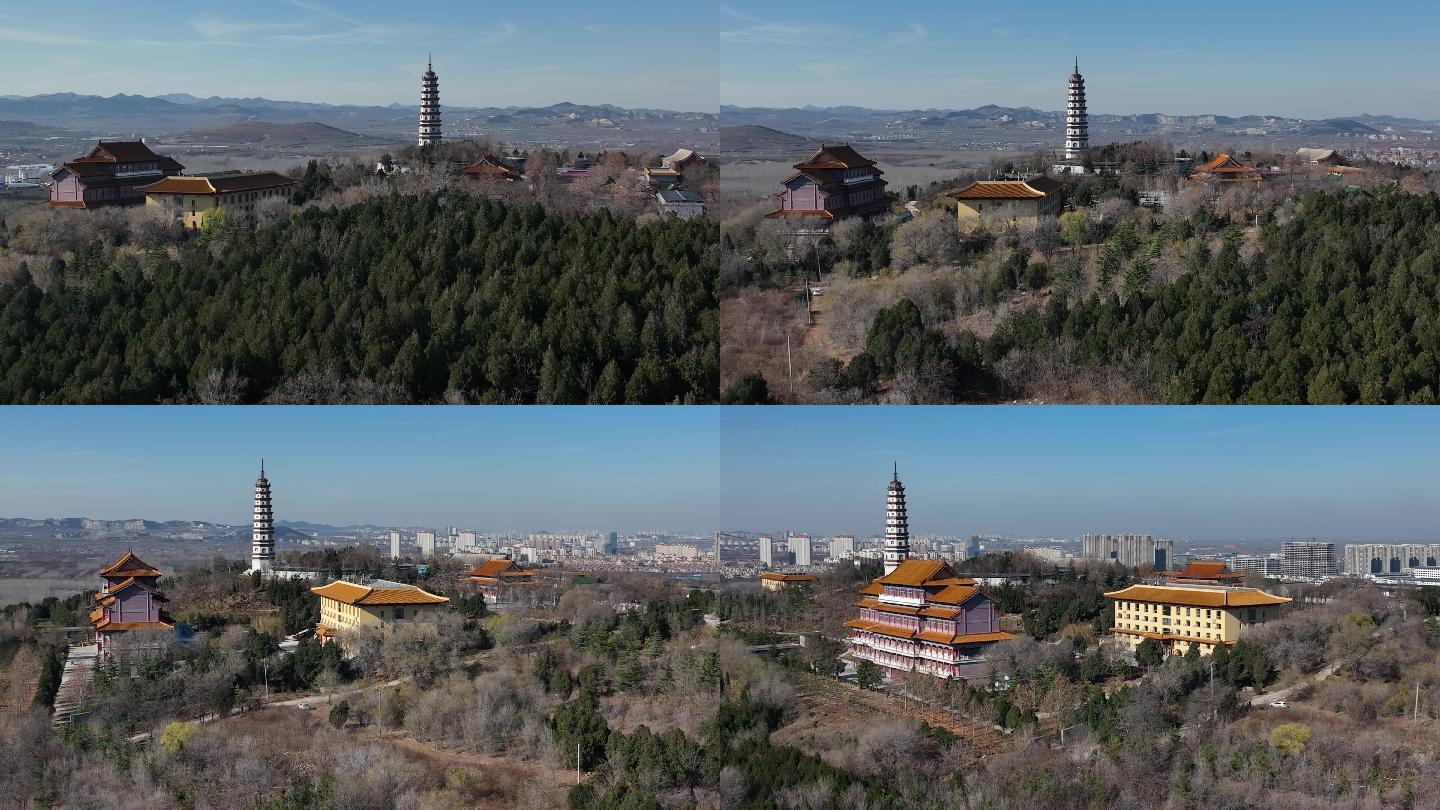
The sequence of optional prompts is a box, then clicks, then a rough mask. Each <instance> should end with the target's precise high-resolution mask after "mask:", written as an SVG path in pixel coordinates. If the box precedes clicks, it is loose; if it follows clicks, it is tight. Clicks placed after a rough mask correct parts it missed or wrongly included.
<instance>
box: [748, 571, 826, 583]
mask: <svg viewBox="0 0 1440 810" xmlns="http://www.w3.org/2000/svg"><path fill="white" fill-rule="evenodd" d="M760 578H761V579H768V580H770V581H771V582H815V581H816V580H818V579H819V577H817V576H815V575H814V574H786V573H783V572H781V571H766V572H764V573H763V574H761V575H760Z"/></svg>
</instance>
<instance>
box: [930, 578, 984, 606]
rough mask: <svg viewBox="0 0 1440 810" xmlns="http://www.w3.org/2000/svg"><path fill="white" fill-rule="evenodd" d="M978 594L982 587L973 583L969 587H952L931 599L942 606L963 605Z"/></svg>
mask: <svg viewBox="0 0 1440 810" xmlns="http://www.w3.org/2000/svg"><path fill="white" fill-rule="evenodd" d="M978 593H980V587H979V586H977V585H975V584H974V583H973V582H972V583H971V584H969V585H950V586H947V587H946V588H945V589H944V590H942V591H940V592H939V593H937V594H935V595H934V596H932V597H930V601H931V602H939V603H940V604H942V605H963V604H965V603H966V602H968V601H969V600H970V599H971V598H972V597H974V596H975V595H976V594H978Z"/></svg>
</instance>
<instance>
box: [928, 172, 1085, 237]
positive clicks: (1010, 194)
mask: <svg viewBox="0 0 1440 810" xmlns="http://www.w3.org/2000/svg"><path fill="white" fill-rule="evenodd" d="M1063 188H1065V184H1064V183H1062V182H1060V181H1059V180H1055V179H1052V178H1049V177H1046V176H1044V175H1041V176H1039V177H1032V178H1031V179H1029V180H976V181H975V182H973V183H971V184H970V185H968V186H966V187H964V188H962V189H960V190H959V191H952V192H950V193H949V194H947V195H945V196H947V197H949V198H950V199H952V200H955V214H956V217H957V218H958V221H959V223H960V227H961V229H962V230H971V229H974V228H976V227H979V226H980V224H982V223H993V224H995V225H1001V226H1003V225H1034V224H1035V223H1037V222H1039V221H1040V220H1041V219H1042V218H1046V217H1058V216H1060V211H1061V210H1062V209H1063V208H1064V202H1063V201H1062V199H1061V195H1060V190H1061V189H1063Z"/></svg>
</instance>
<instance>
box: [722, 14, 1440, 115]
mask: <svg viewBox="0 0 1440 810" xmlns="http://www.w3.org/2000/svg"><path fill="white" fill-rule="evenodd" d="M1356 8H1357V7H1355V6H1354V5H1353V4H1349V3H1340V2H1337V1H1336V0H1316V2H1312V3H1309V4H1307V5H1306V7H1305V9H1304V11H1303V12H1300V11H1299V9H1297V8H1296V7H1295V6H1294V5H1293V4H1290V3H1277V2H1269V3H1263V2H1262V3H1252V4H1250V5H1247V6H1246V7H1245V9H1244V11H1243V16H1242V15H1233V16H1232V15H1214V14H1209V15H1207V14H1196V13H1195V12H1194V10H1193V9H1191V8H1190V7H1185V6H1175V5H1167V4H1163V3H1162V4H1152V3H1143V2H1139V1H1138V0H1117V2H1115V3H1111V4H1107V5H1106V7H1105V8H1104V9H1096V10H1090V9H1079V8H1076V7H1075V6H1074V4H1068V3H1062V2H1060V1H1059V0H1028V2H1024V3H1007V4H996V5H993V6H986V7H982V8H977V7H973V6H968V5H963V4H955V3H941V2H937V1H936V0H917V2H913V3H909V4H906V5H904V6H899V7H896V8H895V9H894V10H893V12H891V13H889V14H880V15H877V14H875V13H874V11H873V6H872V5H869V4H863V3H860V2H857V0H829V2H826V3H823V4H821V3H816V2H801V3H791V4H788V5H785V6H776V5H774V4H766V3H761V2H757V1H756V0H727V2H725V3H722V4H721V5H720V20H721V30H720V43H721V48H720V54H721V68H720V75H721V90H720V101H721V103H722V104H726V105H737V106H762V107H798V106H802V105H803V104H807V103H808V104H814V105H817V106H841V105H854V106H864V107H876V108H889V109H928V108H937V109H969V108H974V107H978V106H983V105H984V104H987V103H995V104H1000V105H1002V106H1010V107H1034V108H1036V109H1041V110H1057V109H1063V108H1064V102H1065V91H1066V79H1067V77H1068V76H1069V74H1070V72H1071V71H1072V69H1073V67H1074V60H1075V58H1076V57H1078V58H1079V62H1080V72H1081V73H1082V74H1084V75H1085V79H1086V90H1087V96H1088V102H1089V108H1090V112H1091V113H1092V114H1110V113H1115V114H1134V113H1146V112H1163V113H1166V114H1170V115H1204V114H1211V113H1213V114H1218V115H1227V116H1235V117H1238V116H1241V115H1247V114H1248V115H1272V116H1283V117H1287V118H1304V119H1311V120H1318V119H1330V118H1340V117H1344V116H1350V115H1360V114H1363V113H1370V114H1383V115H1392V116H1400V117H1407V118H1419V119H1423V120H1432V119H1435V118H1436V117H1437V110H1440V86H1437V85H1435V84H1434V83H1433V82H1432V83H1431V84H1430V85H1429V86H1425V85H1420V86H1417V82H1416V80H1415V79H1416V77H1423V76H1431V75H1432V74H1433V70H1431V67H1432V65H1431V64H1430V63H1431V61H1432V60H1431V59H1430V58H1429V54H1430V49H1431V47H1432V45H1431V43H1430V42H1429V38H1430V32H1432V31H1434V30H1435V28H1436V27H1437V25H1440V7H1437V6H1435V5H1434V4H1430V3H1421V2H1418V0H1388V1H1387V2H1383V3H1376V4H1371V5H1370V6H1368V7H1367V9H1366V13H1365V14H1360V15H1357V14H1354V13H1353V11H1354V10H1355V9H1356ZM1398 19H1403V20H1404V24H1403V25H1397V24H1396V23H1395V21H1396V20H1398ZM1341 21H1343V23H1342V22H1341ZM1237 26H1240V27H1241V30H1243V31H1245V33H1246V34H1247V35H1246V36H1233V35H1232V34H1233V33H1234V32H1235V30H1236V27H1237ZM1116 111H1128V112H1120V113H1117V112H1116ZM1247 111H1248V112H1247Z"/></svg>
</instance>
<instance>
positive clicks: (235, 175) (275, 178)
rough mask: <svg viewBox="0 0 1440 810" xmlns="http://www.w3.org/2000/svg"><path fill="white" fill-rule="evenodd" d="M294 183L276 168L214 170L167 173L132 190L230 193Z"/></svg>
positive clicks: (297, 183) (163, 192)
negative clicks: (177, 174)
mask: <svg viewBox="0 0 1440 810" xmlns="http://www.w3.org/2000/svg"><path fill="white" fill-rule="evenodd" d="M295 185H299V181H297V180H291V179H290V178H288V177H286V176H285V175H283V174H279V173H277V172H217V173H215V174H212V175H195V176H193V177H167V178H165V179H164V180H158V181H156V182H154V183H151V184H149V185H145V186H141V187H140V188H138V189H136V190H137V191H141V192H144V193H146V194H232V193H236V192H240V191H260V190H263V189H269V188H289V187H290V186H295Z"/></svg>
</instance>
